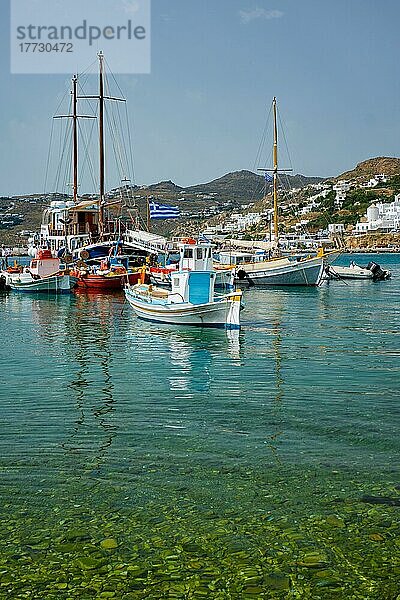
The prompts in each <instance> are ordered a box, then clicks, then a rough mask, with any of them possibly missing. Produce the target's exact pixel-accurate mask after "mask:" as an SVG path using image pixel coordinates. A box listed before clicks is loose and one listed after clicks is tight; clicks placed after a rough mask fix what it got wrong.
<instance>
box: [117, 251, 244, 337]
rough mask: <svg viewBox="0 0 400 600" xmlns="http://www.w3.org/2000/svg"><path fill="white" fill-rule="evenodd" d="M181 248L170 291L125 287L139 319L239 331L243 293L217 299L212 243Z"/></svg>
mask: <svg viewBox="0 0 400 600" xmlns="http://www.w3.org/2000/svg"><path fill="white" fill-rule="evenodd" d="M192 242H194V243H181V244H179V245H178V246H179V256H180V259H179V267H178V269H177V270H176V272H174V273H173V275H172V277H171V279H172V281H171V290H166V289H162V288H158V287H155V286H153V285H145V284H137V285H134V286H131V285H127V286H126V287H125V296H126V299H127V301H128V302H129V304H130V305H131V306H132V308H133V310H134V311H135V313H136V314H137V316H138V317H140V318H142V319H146V320H148V321H156V322H158V323H170V324H175V325H197V326H202V327H225V328H226V329H239V328H240V316H239V313H240V307H241V299H242V292H241V291H239V290H238V291H234V292H231V293H229V294H225V295H221V296H218V295H216V294H215V292H214V288H215V280H216V272H215V270H214V269H213V265H212V260H213V259H212V245H211V244H210V243H196V241H195V240H192Z"/></svg>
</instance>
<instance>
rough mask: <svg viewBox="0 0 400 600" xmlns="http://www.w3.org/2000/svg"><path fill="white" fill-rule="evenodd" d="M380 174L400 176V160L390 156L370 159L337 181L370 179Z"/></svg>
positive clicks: (342, 175) (336, 178) (339, 177)
mask: <svg viewBox="0 0 400 600" xmlns="http://www.w3.org/2000/svg"><path fill="white" fill-rule="evenodd" d="M378 173H385V175H400V158H394V157H389V156H378V157H377V158H369V159H368V160H364V161H363V162H360V163H358V165H357V166H356V167H355V168H354V169H353V170H352V171H346V172H345V173H342V174H341V175H339V176H338V177H335V180H338V179H358V178H364V179H368V178H369V177H373V176H374V175H377V174H378Z"/></svg>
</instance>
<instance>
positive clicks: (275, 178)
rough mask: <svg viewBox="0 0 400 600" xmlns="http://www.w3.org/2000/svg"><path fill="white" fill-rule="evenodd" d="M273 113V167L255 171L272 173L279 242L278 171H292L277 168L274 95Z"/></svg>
mask: <svg viewBox="0 0 400 600" xmlns="http://www.w3.org/2000/svg"><path fill="white" fill-rule="evenodd" d="M272 108H273V115H274V146H273V161H274V168H273V169H257V171H264V173H268V172H269V171H270V172H272V174H273V197H274V234H275V243H276V245H278V243H279V226H278V221H279V220H278V173H286V172H290V171H293V169H278V125H277V119H276V97H275V96H274V99H273V101H272Z"/></svg>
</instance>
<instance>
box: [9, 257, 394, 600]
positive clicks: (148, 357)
mask: <svg viewBox="0 0 400 600" xmlns="http://www.w3.org/2000/svg"><path fill="white" fill-rule="evenodd" d="M352 258H354V257H352ZM357 258H358V257H357ZM368 258H369V257H362V258H361V259H360V260H361V262H367V261H368ZM374 258H375V260H378V262H380V263H381V264H384V265H385V266H386V267H388V268H390V269H391V270H392V271H393V274H394V278H393V279H392V280H391V281H387V282H382V283H377V284H373V283H371V282H354V283H351V284H349V285H345V284H343V283H341V282H334V283H331V284H329V285H326V286H324V287H322V288H320V289H300V288H298V289H291V290H249V291H248V292H247V293H246V294H245V302H246V308H245V310H244V311H243V312H242V322H243V328H242V330H241V331H240V332H232V333H227V332H224V331H221V330H210V329H195V328H193V329H191V328H177V327H173V326H157V325H154V324H148V323H146V322H144V321H139V320H137V319H136V317H135V316H134V314H133V312H132V311H131V309H130V307H129V306H127V305H125V304H124V299H123V296H121V295H110V296H100V295H98V296H96V295H94V296H87V295H82V294H81V295H73V296H71V297H61V298H47V297H42V298H37V297H31V296H28V295H18V294H8V295H3V296H0V339H1V386H0V407H1V412H0V420H1V424H0V483H1V488H0V490H1V498H0V517H1V538H0V548H1V550H0V598H1V599H3V598H4V599H8V598H10V599H14V598H30V599H34V600H42V599H43V600H44V599H46V600H47V599H54V600H67V599H75V598H82V599H86V598H87V599H91V598H116V599H124V600H128V599H129V600H130V599H132V600H133V599H141V598H143V599H145V598H146V599H147V598H149V599H150V598H151V599H157V598H211V599H213V598H215V599H217V598H218V599H219V598H221V599H222V598H224V599H225V598H226V599H229V598H231V599H242V598H244V599H245V598H282V599H283V598H301V599H303V598H304V599H308V598H310V599H313V600H314V599H324V600H325V599H331V598H338V599H346V600H347V599H351V598H368V599H376V600H394V599H396V598H397V597H398V595H399V594H400V585H399V581H400V560H399V559H400V535H399V515H400V506H399V505H400V479H399V446H400V441H399V440H400V437H399V422H400V419H399V414H400V405H399V397H400V394H399V392H400V360H399V359H400V344H399V341H400V336H399V325H400V311H399V298H400V283H399V282H400V257H399V256H398V255H390V256H379V257H377V256H375V257H374ZM348 261H349V257H347V258H343V259H342V262H343V264H346V262H347V264H348Z"/></svg>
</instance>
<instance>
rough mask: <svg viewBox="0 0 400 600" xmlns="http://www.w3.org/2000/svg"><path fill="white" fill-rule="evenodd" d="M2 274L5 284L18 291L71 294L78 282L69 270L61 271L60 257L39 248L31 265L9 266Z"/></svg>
mask: <svg viewBox="0 0 400 600" xmlns="http://www.w3.org/2000/svg"><path fill="white" fill-rule="evenodd" d="M2 275H3V276H4V278H5V285H7V286H9V287H10V288H11V289H12V290H14V291H17V292H33V293H47V294H69V293H70V292H71V291H72V289H73V288H74V287H75V285H76V283H77V279H76V278H75V277H74V276H73V275H71V274H70V273H69V272H68V271H60V259H59V258H54V257H53V256H52V254H51V251H50V250H47V249H45V250H42V249H39V250H37V252H36V256H35V258H33V259H32V260H31V261H30V264H29V267H17V266H14V267H9V268H8V269H6V270H5V271H3V272H2Z"/></svg>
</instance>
